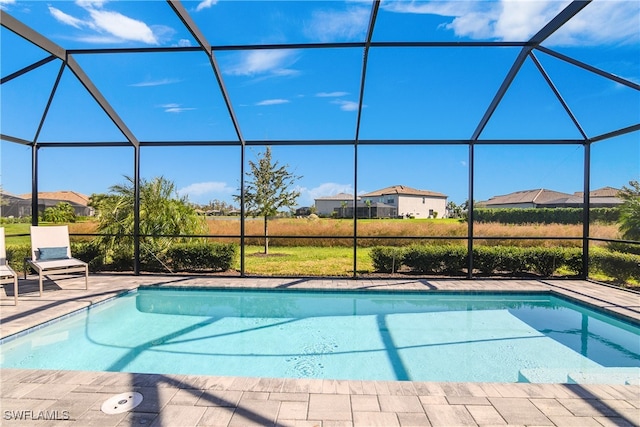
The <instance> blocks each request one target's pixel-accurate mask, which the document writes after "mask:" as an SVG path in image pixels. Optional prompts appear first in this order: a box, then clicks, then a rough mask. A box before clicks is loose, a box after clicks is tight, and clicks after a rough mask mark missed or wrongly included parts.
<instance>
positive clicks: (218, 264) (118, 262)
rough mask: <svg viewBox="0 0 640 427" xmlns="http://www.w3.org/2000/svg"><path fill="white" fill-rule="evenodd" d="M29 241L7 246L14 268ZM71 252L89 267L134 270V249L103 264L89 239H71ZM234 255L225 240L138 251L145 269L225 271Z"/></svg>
mask: <svg viewBox="0 0 640 427" xmlns="http://www.w3.org/2000/svg"><path fill="white" fill-rule="evenodd" d="M30 251H31V248H30V246H28V245H21V246H9V247H7V260H8V261H9V264H10V265H11V266H12V267H13V268H14V269H15V270H17V271H23V269H24V259H25V258H29V257H30V256H31V255H30ZM71 253H72V254H73V256H74V257H75V258H78V259H79V260H82V261H84V262H86V263H88V264H89V268H90V269H91V271H100V270H106V271H114V270H115V271H128V270H133V252H132V251H131V250H126V251H123V252H120V253H116V254H115V255H114V256H113V259H112V260H111V261H110V262H109V263H108V264H106V263H105V262H104V257H103V256H102V252H101V250H100V248H98V247H97V246H96V245H94V244H92V243H72V244H71ZM236 255H237V246H236V245H234V244H230V243H229V244H224V243H196V244H194V243H180V244H175V245H173V246H172V247H171V248H170V249H169V250H168V251H167V253H166V254H164V255H162V256H155V255H154V254H151V253H149V252H145V251H144V250H143V251H141V256H140V264H141V268H142V270H144V271H166V270H167V269H169V270H171V271H190V272H193V271H227V270H229V269H231V267H232V266H233V263H234V261H235V258H236Z"/></svg>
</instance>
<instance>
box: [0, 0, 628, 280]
mask: <svg viewBox="0 0 640 427" xmlns="http://www.w3.org/2000/svg"><path fill="white" fill-rule="evenodd" d="M0 9H1V10H0V13H1V14H0V20H1V33H0V37H1V48H2V52H1V63H0V64H1V75H2V80H1V87H0V88H1V129H0V130H1V135H0V137H1V140H2V142H1V143H2V146H1V149H2V151H1V167H2V170H1V179H2V180H1V185H2V191H3V194H13V195H23V197H24V198H25V200H27V199H30V203H31V212H38V206H39V201H38V198H39V194H42V193H43V192H54V191H73V192H78V193H82V194H86V195H91V194H104V193H108V192H109V191H110V189H111V188H112V187H113V186H116V185H121V184H122V183H123V182H127V181H126V179H127V178H125V177H128V178H130V179H131V183H132V185H133V196H134V197H133V200H132V203H133V204H134V213H135V215H134V227H133V232H132V235H131V236H129V237H132V240H131V241H132V246H133V252H132V253H133V258H134V262H133V269H134V271H135V273H140V272H141V270H142V271H144V269H141V267H140V258H141V256H142V255H141V253H142V251H143V250H144V248H143V246H142V245H141V242H143V241H144V239H145V238H148V237H158V236H157V235H155V234H154V235H153V236H149V235H146V234H144V233H141V231H140V217H141V216H140V209H141V203H140V183H141V182H144V181H145V180H147V181H149V180H152V179H154V177H164V178H165V179H167V180H169V181H171V182H172V183H174V184H175V189H176V194H177V195H178V196H179V197H183V198H186V199H187V200H188V201H189V202H191V203H195V204H197V205H199V206H205V205H207V204H208V203H209V202H210V201H212V200H216V201H223V202H225V203H227V204H228V205H230V206H233V207H235V208H237V210H238V211H239V215H237V216H235V217H208V220H207V222H208V224H209V227H208V230H209V231H208V233H207V232H205V233H204V234H193V235H190V236H189V237H191V238H194V239H202V238H208V239H209V240H211V241H225V242H232V243H233V244H235V245H237V248H238V253H239V259H238V266H237V269H236V270H237V271H238V272H239V274H241V275H251V274H254V273H256V270H255V269H254V268H253V267H252V262H253V259H254V257H253V252H255V251H256V249H255V248H254V246H259V243H255V242H256V241H257V242H259V241H260V238H261V237H262V233H261V226H259V227H257V228H255V227H254V222H256V221H259V219H253V218H252V217H250V216H247V215H245V214H246V213H247V211H246V206H245V205H246V204H245V200H244V195H245V190H246V186H247V182H248V181H249V180H250V179H251V176H250V172H251V169H250V167H249V165H250V163H251V162H255V161H257V159H259V158H260V156H261V155H262V154H263V153H264V151H265V150H266V148H267V147H269V148H270V150H271V151H272V155H273V158H274V160H276V161H278V162H279V164H280V165H284V166H286V168H287V170H289V171H290V172H291V173H292V174H293V175H295V176H296V177H297V180H296V183H295V186H294V187H293V188H294V189H295V190H296V191H297V192H298V193H299V196H298V198H297V200H296V205H294V206H290V208H291V210H292V211H293V210H295V209H296V208H303V207H314V206H316V207H317V206H318V205H317V201H318V200H323V199H327V198H331V197H335V196H336V195H343V196H344V195H346V196H344V197H346V199H345V200H343V201H342V202H341V203H343V204H342V208H343V211H347V210H346V209H344V208H346V207H351V209H350V210H349V212H351V218H346V219H345V218H335V217H334V218H331V217H330V216H331V215H328V216H329V217H328V218H318V219H316V220H314V219H310V218H308V217H307V216H306V215H305V216H304V217H300V218H296V217H295V216H294V217H289V218H286V219H283V218H273V219H271V220H270V227H271V231H270V233H269V234H270V237H271V244H272V246H273V248H272V252H275V253H276V255H278V254H277V253H278V252H286V251H284V249H282V250H278V245H281V246H282V247H283V248H285V247H287V246H291V247H293V246H296V245H298V246H304V247H315V246H317V247H327V248H334V249H335V248H338V247H340V248H342V249H343V250H344V252H343V255H342V258H345V259H346V262H347V264H348V267H347V268H346V269H344V268H343V269H342V270H340V271H335V275H340V276H353V277H359V276H361V275H363V274H369V273H372V271H371V270H370V269H369V270H367V269H365V268H363V262H364V261H363V257H362V255H363V254H364V253H365V252H366V251H370V250H371V247H372V246H381V247H382V246H384V247H392V248H393V247H410V246H412V245H413V246H415V245H427V246H432V247H444V246H446V247H456V248H459V249H460V250H461V251H462V253H463V254H464V255H463V257H464V258H463V259H464V265H460V266H459V269H458V270H456V272H453V273H455V274H454V275H456V274H457V275H460V276H461V277H467V278H474V277H477V276H478V275H479V274H480V273H481V269H479V259H478V254H479V253H480V252H479V249H482V248H485V247H496V246H504V247H506V246H509V247H512V246H516V247H520V246H523V245H524V246H527V245H529V246H539V247H547V248H548V247H560V246H569V247H573V248H577V249H576V250H578V253H579V256H578V258H577V260H578V261H577V263H578V264H579V265H577V266H575V269H574V273H575V275H577V276H579V277H583V278H584V277H589V276H590V268H591V267H592V266H591V265H590V259H592V258H593V257H590V254H591V253H592V252H593V251H594V250H596V248H602V247H605V246H607V245H610V244H612V243H614V244H616V243H617V244H619V245H626V246H627V247H636V248H637V247H638V243H639V242H637V241H635V240H634V239H631V240H629V239H628V238H624V236H623V235H622V234H621V233H620V232H619V231H618V229H617V225H616V224H615V223H614V224H608V225H607V224H603V223H602V222H601V221H600V217H595V216H594V215H595V214H594V211H593V210H592V209H590V206H591V207H592V208H593V207H594V206H596V203H595V198H598V203H602V201H603V199H602V198H601V197H598V196H601V195H602V194H604V193H606V191H607V189H609V190H611V189H614V190H616V189H618V190H619V189H621V188H622V187H623V186H628V185H629V183H631V182H633V181H637V180H639V179H640V60H639V58H640V2H637V1H635V0H631V1H621V0H593V1H560V0H553V1H546V0H538V1H527V0H522V1H519V0H518V1H508V0H495V1H446V0H442V1H440V0H438V1H373V2H371V1H344V2H342V1H225V0H220V1H217V0H203V1H166V2H165V1H104V0H82V1H81V0H77V1H75V2H71V1H49V2H40V1H20V0H16V1H13V0H2V1H0ZM386 188H396V189H397V188H401V189H402V191H405V189H407V188H408V189H411V190H412V191H413V190H416V191H417V193H418V194H420V195H421V196H419V197H418V198H417V199H414V201H416V200H417V201H416V202H415V203H417V204H418V206H416V207H414V208H412V209H413V210H406V211H404V212H403V211H402V208H401V206H400V205H399V203H400V202H399V200H400V199H399V198H400V197H401V195H402V191H399V192H397V193H393V194H392V193H389V194H384V196H380V197H379V198H376V199H371V198H370V199H368V202H367V203H374V205H375V204H387V205H393V204H394V203H395V207H394V208H393V209H396V210H391V208H389V212H394V215H395V216H396V218H385V219H369V218H366V217H365V218H362V215H358V216H356V214H355V210H354V209H353V206H362V204H363V203H364V202H365V198H366V194H368V193H371V194H374V193H375V192H376V191H377V190H379V189H386ZM425 194H426V195H427V196H425ZM429 194H438V195H441V196H443V197H444V198H445V200H444V201H443V204H444V203H446V204H447V205H446V206H447V209H446V210H444V211H441V212H437V209H431V211H429V214H428V215H429V217H430V218H429V219H426V218H425V217H424V216H423V217H420V216H419V215H418V216H416V215H417V214H416V212H419V211H420V207H419V204H420V203H422V204H426V203H428V201H429V200H428V195H429ZM531 194H533V196H531ZM541 194H553V195H555V196H554V197H549V198H547V199H546V203H547V205H546V206H553V207H551V208H549V207H547V208H546V209H563V208H562V206H563V205H562V203H565V202H566V203H569V202H571V203H572V204H571V206H573V207H574V208H575V207H577V209H579V219H578V221H575V223H574V224H573V227H569V228H567V227H564V226H562V225H558V224H553V225H550V224H546V225H543V224H536V223H530V224H526V227H528V228H527V229H526V232H524V233H520V232H517V231H514V230H515V229H516V228H517V227H515V226H510V225H503V226H500V227H498V226H494V225H492V224H493V223H487V222H485V221H483V220H481V219H479V217H478V215H477V212H479V211H478V209H481V208H482V207H483V206H484V207H487V206H488V205H490V204H487V202H488V201H490V200H498V198H499V197H503V198H506V199H508V200H509V202H508V203H505V204H504V205H501V206H500V207H503V208H512V209H517V208H529V209H532V208H536V209H537V208H545V204H544V203H542V202H541V200H540V198H539V196H540V195H541ZM239 195H241V197H240V196H239ZM236 196H238V197H236ZM414 196H415V194H414ZM609 196H610V198H611V199H615V192H614V193H612V194H609ZM363 197H364V198H363ZM394 197H395V198H394ZM439 197H440V196H439ZM527 197H528V198H527ZM536 197H538V199H536ZM563 200H564V201H563ZM375 206H379V205H375ZM456 206H457V207H460V208H461V209H459V211H461V212H462V216H463V218H457V216H458V215H454V208H455V207H456ZM358 209H360V208H358ZM379 209H387V208H385V206H382V205H380V207H379ZM363 212H366V210H365V211H363ZM400 216H402V217H403V219H400V218H398V217H400ZM409 216H413V217H414V218H413V219H409V218H407V217H409ZM454 216H456V218H453V217H454ZM31 221H32V224H33V225H37V224H38V222H39V219H38V215H35V214H34V215H33V216H32V219H31ZM314 221H315V222H314ZM332 221H333V222H332ZM278 223H280V225H281V226H280V227H278V226H277V224H278ZM302 223H304V224H305V227H304V228H303V229H304V232H302V234H301V233H300V232H299V231H295V230H297V228H296V227H297V225H299V224H302ZM314 224H315V225H314ZM407 224H409V226H407ZM436 225H437V226H436ZM402 227H404V228H402ZM407 229H408V230H409V231H408V232H407V231H406V230H407ZM255 230H257V231H255ZM72 234H76V235H80V234H84V236H83V237H85V238H86V237H87V235H89V237H90V235H92V233H90V232H86V230H85V232H84V233H79V232H77V233H72ZM96 234H97V233H96ZM114 237H116V238H118V237H123V236H114ZM165 237H167V238H178V237H181V236H175V235H170V236H165ZM345 248H346V249H345ZM367 253H368V252H367ZM305 254H306V255H305ZM280 255H282V254H280ZM298 256H300V257H302V258H305V256H306V257H308V259H303V261H309V262H321V261H318V258H317V255H315V252H313V251H311V250H309V251H306V252H305V251H302V253H301V255H298ZM275 258H277V257H275ZM277 262H279V263H281V264H286V263H287V262H288V261H287V257H285V256H281V257H279V258H278V261H277ZM327 262H333V261H327ZM575 263H576V261H575V259H574V264H575ZM300 265H304V264H300ZM311 271H312V270H308V269H306V268H304V267H300V269H299V270H297V271H287V272H286V273H284V274H290V275H302V276H304V275H309V274H313V273H312V272H311ZM391 271H395V270H394V268H393V267H392V268H391ZM552 271H553V270H552ZM422 273H426V272H425V271H422ZM450 273H452V272H451V271H445V272H444V273H442V272H441V274H450ZM276 274H277V273H276ZM330 274H334V273H330ZM567 274H568V273H567Z"/></svg>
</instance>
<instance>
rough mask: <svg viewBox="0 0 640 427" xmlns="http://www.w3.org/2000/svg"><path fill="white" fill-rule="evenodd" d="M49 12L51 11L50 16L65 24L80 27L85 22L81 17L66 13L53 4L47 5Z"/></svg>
mask: <svg viewBox="0 0 640 427" xmlns="http://www.w3.org/2000/svg"><path fill="white" fill-rule="evenodd" d="M49 13H51V16H53V17H54V18H55V19H56V21H58V22H61V23H63V24H66V25H71V26H72V27H75V28H81V27H82V26H85V25H86V23H85V22H84V21H83V20H82V19H78V18H74V17H73V16H71V15H67V14H66V13H64V12H63V11H61V10H60V9H56V8H55V7H53V6H49Z"/></svg>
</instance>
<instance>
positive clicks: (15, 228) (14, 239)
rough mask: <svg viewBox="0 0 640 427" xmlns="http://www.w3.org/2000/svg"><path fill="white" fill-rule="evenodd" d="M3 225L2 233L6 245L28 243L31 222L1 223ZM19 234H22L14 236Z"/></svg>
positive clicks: (29, 242)
mask: <svg viewBox="0 0 640 427" xmlns="http://www.w3.org/2000/svg"><path fill="white" fill-rule="evenodd" d="M1 226H2V227H4V235H5V242H6V245H7V246H9V245H11V246H20V245H30V244H31V238H30V237H29V233H30V229H29V228H30V227H31V224H22V223H21V224H2V225H1ZM19 234H24V236H16V235H19Z"/></svg>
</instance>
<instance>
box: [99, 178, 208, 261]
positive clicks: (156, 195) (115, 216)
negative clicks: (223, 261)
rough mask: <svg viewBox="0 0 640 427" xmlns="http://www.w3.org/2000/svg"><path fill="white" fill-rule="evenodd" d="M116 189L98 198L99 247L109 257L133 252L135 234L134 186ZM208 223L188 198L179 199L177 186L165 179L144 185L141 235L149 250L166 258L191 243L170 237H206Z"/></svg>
mask: <svg viewBox="0 0 640 427" xmlns="http://www.w3.org/2000/svg"><path fill="white" fill-rule="evenodd" d="M125 178H126V180H127V182H125V183H124V184H120V185H114V186H112V187H111V188H110V189H109V190H110V194H106V195H94V196H92V200H94V201H95V202H94V203H95V204H96V209H97V213H98V231H99V232H100V233H102V234H104V235H103V236H100V237H99V238H98V243H99V244H100V245H101V246H102V247H103V248H104V249H105V252H106V255H107V256H110V255H112V254H113V253H114V252H116V251H118V250H121V249H125V250H130V249H131V248H133V232H134V211H133V208H134V182H133V179H132V178H130V177H125ZM207 231H208V230H207V225H206V221H205V220H204V219H203V218H202V217H200V216H198V214H197V213H196V211H195V209H194V208H193V207H192V206H191V205H190V204H189V203H188V202H187V199H186V198H184V197H179V196H178V195H177V193H176V190H175V185H174V184H173V182H171V181H169V180H167V179H165V178H164V177H156V178H153V179H152V180H151V181H146V180H144V179H143V180H141V182H140V234H141V235H147V236H150V237H145V238H144V239H142V241H143V243H144V247H145V249H147V250H149V251H151V252H152V253H153V254H163V253H165V252H166V250H167V249H169V247H170V246H171V244H172V242H175V241H187V240H188V238H186V237H184V238H177V239H174V238H171V237H165V236H166V235H181V236H188V235H193V234H206V232H207Z"/></svg>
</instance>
